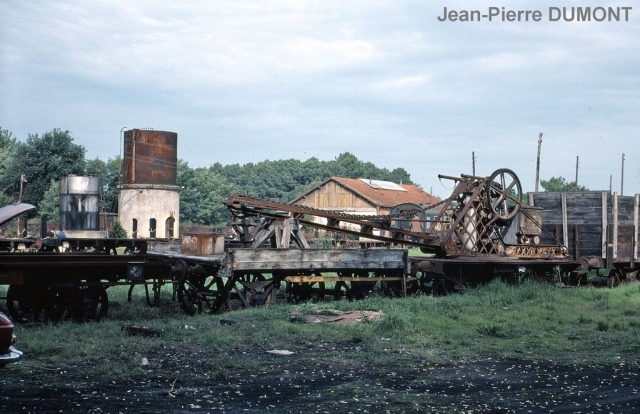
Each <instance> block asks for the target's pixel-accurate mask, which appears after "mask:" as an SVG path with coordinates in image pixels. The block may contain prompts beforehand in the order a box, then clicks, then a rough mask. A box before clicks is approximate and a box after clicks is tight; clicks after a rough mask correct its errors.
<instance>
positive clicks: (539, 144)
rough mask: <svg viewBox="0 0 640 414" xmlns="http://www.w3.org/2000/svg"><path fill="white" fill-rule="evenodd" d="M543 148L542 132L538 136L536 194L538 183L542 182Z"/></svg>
mask: <svg viewBox="0 0 640 414" xmlns="http://www.w3.org/2000/svg"><path fill="white" fill-rule="evenodd" d="M541 146H542V132H541V133H539V134H538V161H537V162H536V193H537V192H538V182H539V181H540V147H541Z"/></svg>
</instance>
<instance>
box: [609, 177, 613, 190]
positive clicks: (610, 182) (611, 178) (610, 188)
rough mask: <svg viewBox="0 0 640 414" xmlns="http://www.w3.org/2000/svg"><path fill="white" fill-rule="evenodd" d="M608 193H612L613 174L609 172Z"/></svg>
mask: <svg viewBox="0 0 640 414" xmlns="http://www.w3.org/2000/svg"><path fill="white" fill-rule="evenodd" d="M609 194H613V174H609Z"/></svg>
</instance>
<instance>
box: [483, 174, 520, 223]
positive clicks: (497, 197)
mask: <svg viewBox="0 0 640 414" xmlns="http://www.w3.org/2000/svg"><path fill="white" fill-rule="evenodd" d="M485 190H486V192H487V195H488V202H489V208H490V209H491V212H492V213H493V214H494V215H495V216H496V217H497V218H498V219H500V220H505V221H506V220H510V219H512V218H513V217H515V215H516V214H517V213H518V210H519V209H520V204H521V203H522V187H521V185H520V180H519V179H518V176H517V175H516V174H515V173H514V172H513V171H511V170H508V169H506V168H502V169H499V170H496V171H495V172H494V173H493V174H491V176H490V177H489V179H488V181H487V184H486V187H485Z"/></svg>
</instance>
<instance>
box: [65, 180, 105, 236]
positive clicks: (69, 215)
mask: <svg viewBox="0 0 640 414" xmlns="http://www.w3.org/2000/svg"><path fill="white" fill-rule="evenodd" d="M100 186H101V181H100V177H82V176H75V175H70V176H67V177H64V178H61V179H60V198H59V201H60V223H59V225H60V227H61V228H65V229H67V230H91V231H97V230H100Z"/></svg>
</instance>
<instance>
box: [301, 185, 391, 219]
mask: <svg viewBox="0 0 640 414" xmlns="http://www.w3.org/2000/svg"><path fill="white" fill-rule="evenodd" d="M296 204H298V205H301V206H306V207H313V208H321V209H323V210H333V211H341V212H345V213H346V212H353V213H354V214H365V213H368V214H379V213H378V212H377V209H376V207H375V206H373V205H371V204H370V203H369V202H367V201H366V200H365V199H363V198H362V197H359V196H358V195H357V194H355V193H354V192H353V191H351V190H349V189H347V188H345V187H343V186H341V185H339V184H338V183H336V182H333V181H329V182H328V183H326V184H325V185H323V186H322V187H320V188H318V189H316V190H315V191H313V192H312V193H310V194H308V195H307V196H306V197H305V198H303V199H301V200H298V201H297V202H296Z"/></svg>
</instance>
